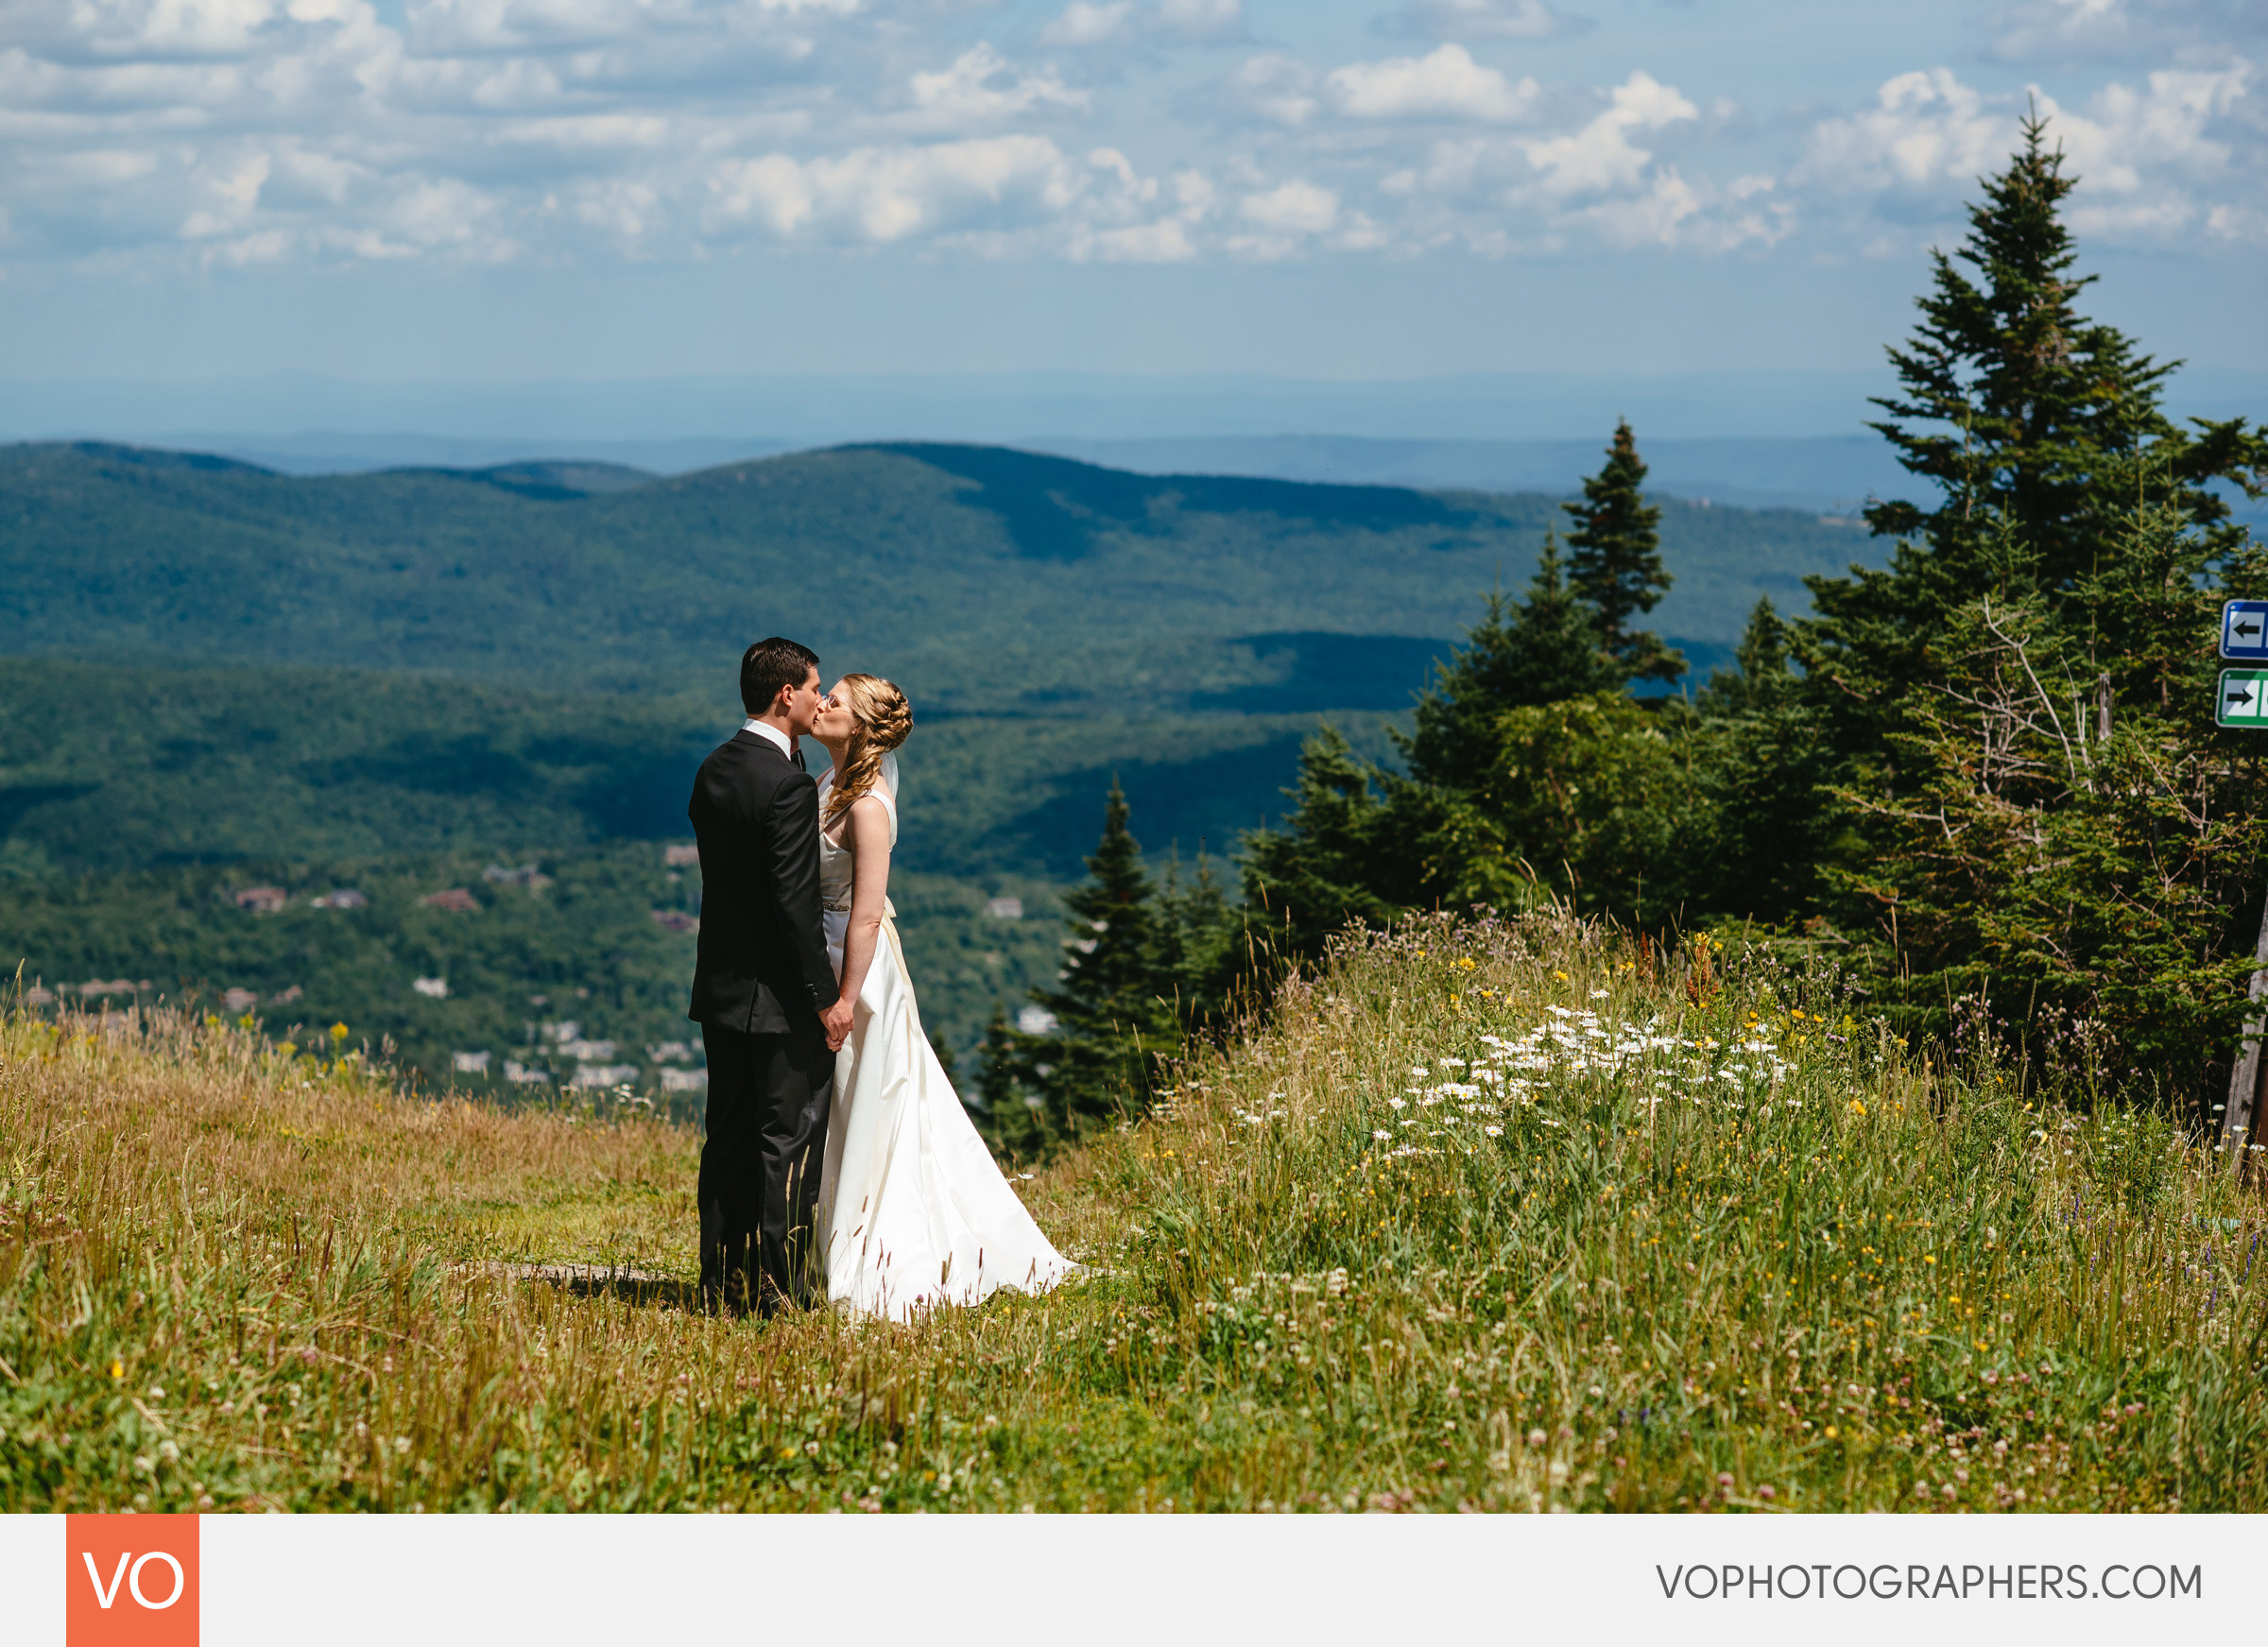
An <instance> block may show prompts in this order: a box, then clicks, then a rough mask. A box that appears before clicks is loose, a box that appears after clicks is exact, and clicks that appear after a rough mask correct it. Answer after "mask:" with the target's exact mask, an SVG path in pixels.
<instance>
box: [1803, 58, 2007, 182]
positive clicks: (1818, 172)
mask: <svg viewBox="0 0 2268 1647" xmlns="http://www.w3.org/2000/svg"><path fill="white" fill-rule="evenodd" d="M2016 122H2017V116H2016V112H2015V111H2014V110H2013V109H2012V108H2010V107H2008V106H2007V105H2006V104H2005V103H2002V104H2000V105H1997V106H1995V105H1992V104H1988V103H1987V102H1986V100H1985V98H1984V95H1983V94H1980V93H1979V92H1977V91H1976V90H1974V89H1973V88H1971V87H1968V86H1965V85H1963V84H1962V83H1961V82H1960V81H1959V80H1957V79H1955V78H1954V77H1953V72H1952V71H1951V70H1950V69H1916V70H1914V71H1913V72H1912V73H1910V74H1903V75H1898V76H1895V77H1892V78H1890V79H1888V80H1885V81H1883V82H1882V85H1881V90H1880V91H1878V92H1877V93H1876V94H1875V104H1874V107H1873V108H1872V109H1869V110H1867V111H1865V112H1864V113H1860V114H1855V115H1851V116H1849V117H1848V118H1846V119H1840V120H1823V121H1821V122H1820V123H1819V124H1818V125H1817V126H1816V127H1814V128H1813V131H1812V136H1811V143H1810V153H1809V155H1808V156H1807V158H1806V162H1805V165H1804V172H1803V175H1804V176H1805V177H1807V178H1809V179H1812V180H1818V181H1821V182H1825V183H1829V184H1831V185H1832V186H1834V187H1837V188H1841V189H1846V190H1852V189H1857V190H1880V189H1888V188H1894V187H1904V188H1909V189H1912V188H1920V187H1924V186H1927V185H1930V184H1933V183H1942V182H1946V181H1953V182H1958V183H1960V184H1963V185H1967V183H1969V182H1970V181H1971V180H1974V179H1975V178H1977V177H1978V176H1980V175H1981V174H1983V173H1984V172H1986V171H1989V170H1990V169H1991V168H1992V167H1993V166H1994V165H1995V164H1996V163H1999V162H2000V161H2002V159H2004V158H2005V157H2006V156H2007V154H2008V151H2009V149H2010V148H2011V147H2012V146H2014V145H2015V142H2016Z"/></svg>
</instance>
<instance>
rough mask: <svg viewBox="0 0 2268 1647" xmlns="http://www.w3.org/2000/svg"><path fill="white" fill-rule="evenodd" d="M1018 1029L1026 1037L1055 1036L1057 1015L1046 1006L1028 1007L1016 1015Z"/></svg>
mask: <svg viewBox="0 0 2268 1647" xmlns="http://www.w3.org/2000/svg"><path fill="white" fill-rule="evenodd" d="M1016 1027H1017V1028H1018V1029H1020V1030H1022V1031H1023V1033H1024V1034H1026V1035H1053V1034H1055V1033H1056V1015H1055V1014H1054V1013H1052V1012H1050V1011H1048V1009H1047V1008H1046V1007H1044V1006H1027V1007H1025V1008H1024V1009H1023V1010H1022V1012H1019V1013H1018V1014H1017V1015H1016Z"/></svg>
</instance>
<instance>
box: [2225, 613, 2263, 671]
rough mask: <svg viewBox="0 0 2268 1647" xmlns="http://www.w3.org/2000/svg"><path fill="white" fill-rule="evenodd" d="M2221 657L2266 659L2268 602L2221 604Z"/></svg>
mask: <svg viewBox="0 0 2268 1647" xmlns="http://www.w3.org/2000/svg"><path fill="white" fill-rule="evenodd" d="M2221 656H2222V657H2224V658H2242V659H2247V660H2249V659H2256V658H2268V600H2232V601H2225V602H2224V603H2223V604H2222V607H2221Z"/></svg>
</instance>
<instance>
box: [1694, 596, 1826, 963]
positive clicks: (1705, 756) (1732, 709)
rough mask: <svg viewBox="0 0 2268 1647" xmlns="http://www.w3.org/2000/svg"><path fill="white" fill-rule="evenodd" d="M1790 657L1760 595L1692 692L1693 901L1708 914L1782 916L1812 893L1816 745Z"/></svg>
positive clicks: (1817, 810)
mask: <svg viewBox="0 0 2268 1647" xmlns="http://www.w3.org/2000/svg"><path fill="white" fill-rule="evenodd" d="M1791 660H1792V654H1791V651H1790V641H1789V631H1788V626H1787V624H1786V623H1785V622H1784V621H1783V620H1782V619H1781V618H1780V615H1779V613H1778V611H1777V610H1775V609H1774V608H1773V605H1772V602H1771V599H1770V597H1769V596H1766V597H1763V598H1761V599H1759V600H1758V601H1757V603H1756V608H1755V609H1754V610H1753V611H1752V612H1750V613H1749V616H1748V625H1747V628H1746V630H1745V631H1744V633H1743V634H1742V636H1741V643H1740V645H1739V646H1738V647H1736V648H1735V649H1734V652H1733V667H1732V668H1731V669H1730V670H1729V671H1727V670H1719V671H1718V672H1717V673H1715V674H1714V675H1712V676H1710V678H1709V681H1708V683H1707V684H1706V685H1704V686H1703V687H1702V688H1701V690H1700V692H1699V693H1698V694H1697V695H1695V698H1694V709H1695V710H1696V712H1698V715H1699V721H1700V724H1699V727H1698V729H1697V733H1696V744H1697V766H1698V773H1697V779H1698V782H1699V784H1700V788H1701V792H1702V794H1703V795H1705V796H1706V797H1707V798H1708V801H1709V808H1710V818H1709V844H1708V846H1707V848H1706V849H1705V851H1704V854H1703V856H1704V861H1705V863H1706V865H1707V873H1706V884H1705V885H1704V886H1703V887H1702V888H1700V889H1698V891H1697V897H1698V898H1699V900H1700V901H1701V902H1702V903H1703V904H1705V905H1706V906H1707V908H1708V909H1709V910H1710V912H1711V913H1714V914H1719V915H1732V916H1739V917H1742V918H1761V919H1764V920H1770V921H1779V920H1785V919H1788V918H1792V917H1795V916H1796V915H1798V914H1800V913H1803V912H1804V911H1806V910H1807V909H1808V908H1809V907H1810V906H1811V905H1812V903H1813V899H1814V898H1815V896H1816V894H1817V890H1818V884H1819V868H1820V860H1821V856H1822V853H1821V847H1820V843H1819V842H1818V840H1817V839H1816V838H1815V836H1814V832H1815V830H1816V829H1817V828H1818V826H1819V824H1820V821H1821V807H1820V801H1819V798H1818V797H1817V795H1816V794H1815V793H1814V791H1815V786H1816V784H1817V781H1818V773H1819V765H1820V748H1819V739H1818V734H1817V730H1816V728H1815V727H1814V725H1813V720H1812V718H1811V717H1810V716H1809V715H1808V714H1807V713H1806V712H1805V711H1804V707H1803V704H1802V702H1801V700H1800V697H1799V694H1798V688H1799V687H1800V685H1801V680H1800V678H1799V677H1798V676H1797V675H1796V674H1795V671H1794V670H1793V669H1792V668H1791V667H1790V663H1791Z"/></svg>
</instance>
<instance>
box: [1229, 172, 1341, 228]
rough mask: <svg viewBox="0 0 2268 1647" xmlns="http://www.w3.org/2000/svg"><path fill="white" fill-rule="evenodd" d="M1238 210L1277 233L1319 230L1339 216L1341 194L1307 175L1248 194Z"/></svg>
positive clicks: (1334, 221) (1250, 219)
mask: <svg viewBox="0 0 2268 1647" xmlns="http://www.w3.org/2000/svg"><path fill="white" fill-rule="evenodd" d="M1237 214H1238V215H1239V216H1241V217H1243V218H1244V220H1245V221H1246V222H1247V223H1250V224H1253V225H1254V226H1255V227H1257V228H1261V229H1265V230H1268V231H1269V232H1272V233H1277V234H1320V233H1322V232H1324V231H1325V230H1327V229H1330V228H1331V227H1332V225H1333V224H1335V223H1337V222H1338V220H1339V197H1338V196H1337V195H1335V194H1333V193H1332V191H1331V190H1329V189H1324V188H1318V187H1316V186H1315V185H1314V183H1311V182H1309V181H1307V180H1306V179H1304V178H1293V179H1291V180H1288V181H1286V182H1281V183H1279V184H1277V185H1276V187H1274V188H1272V189H1270V190H1268V191H1267V192H1266V193H1265V194H1260V195H1246V197H1244V200H1243V201H1242V202H1241V203H1240V204H1239V205H1238V207H1237Z"/></svg>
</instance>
